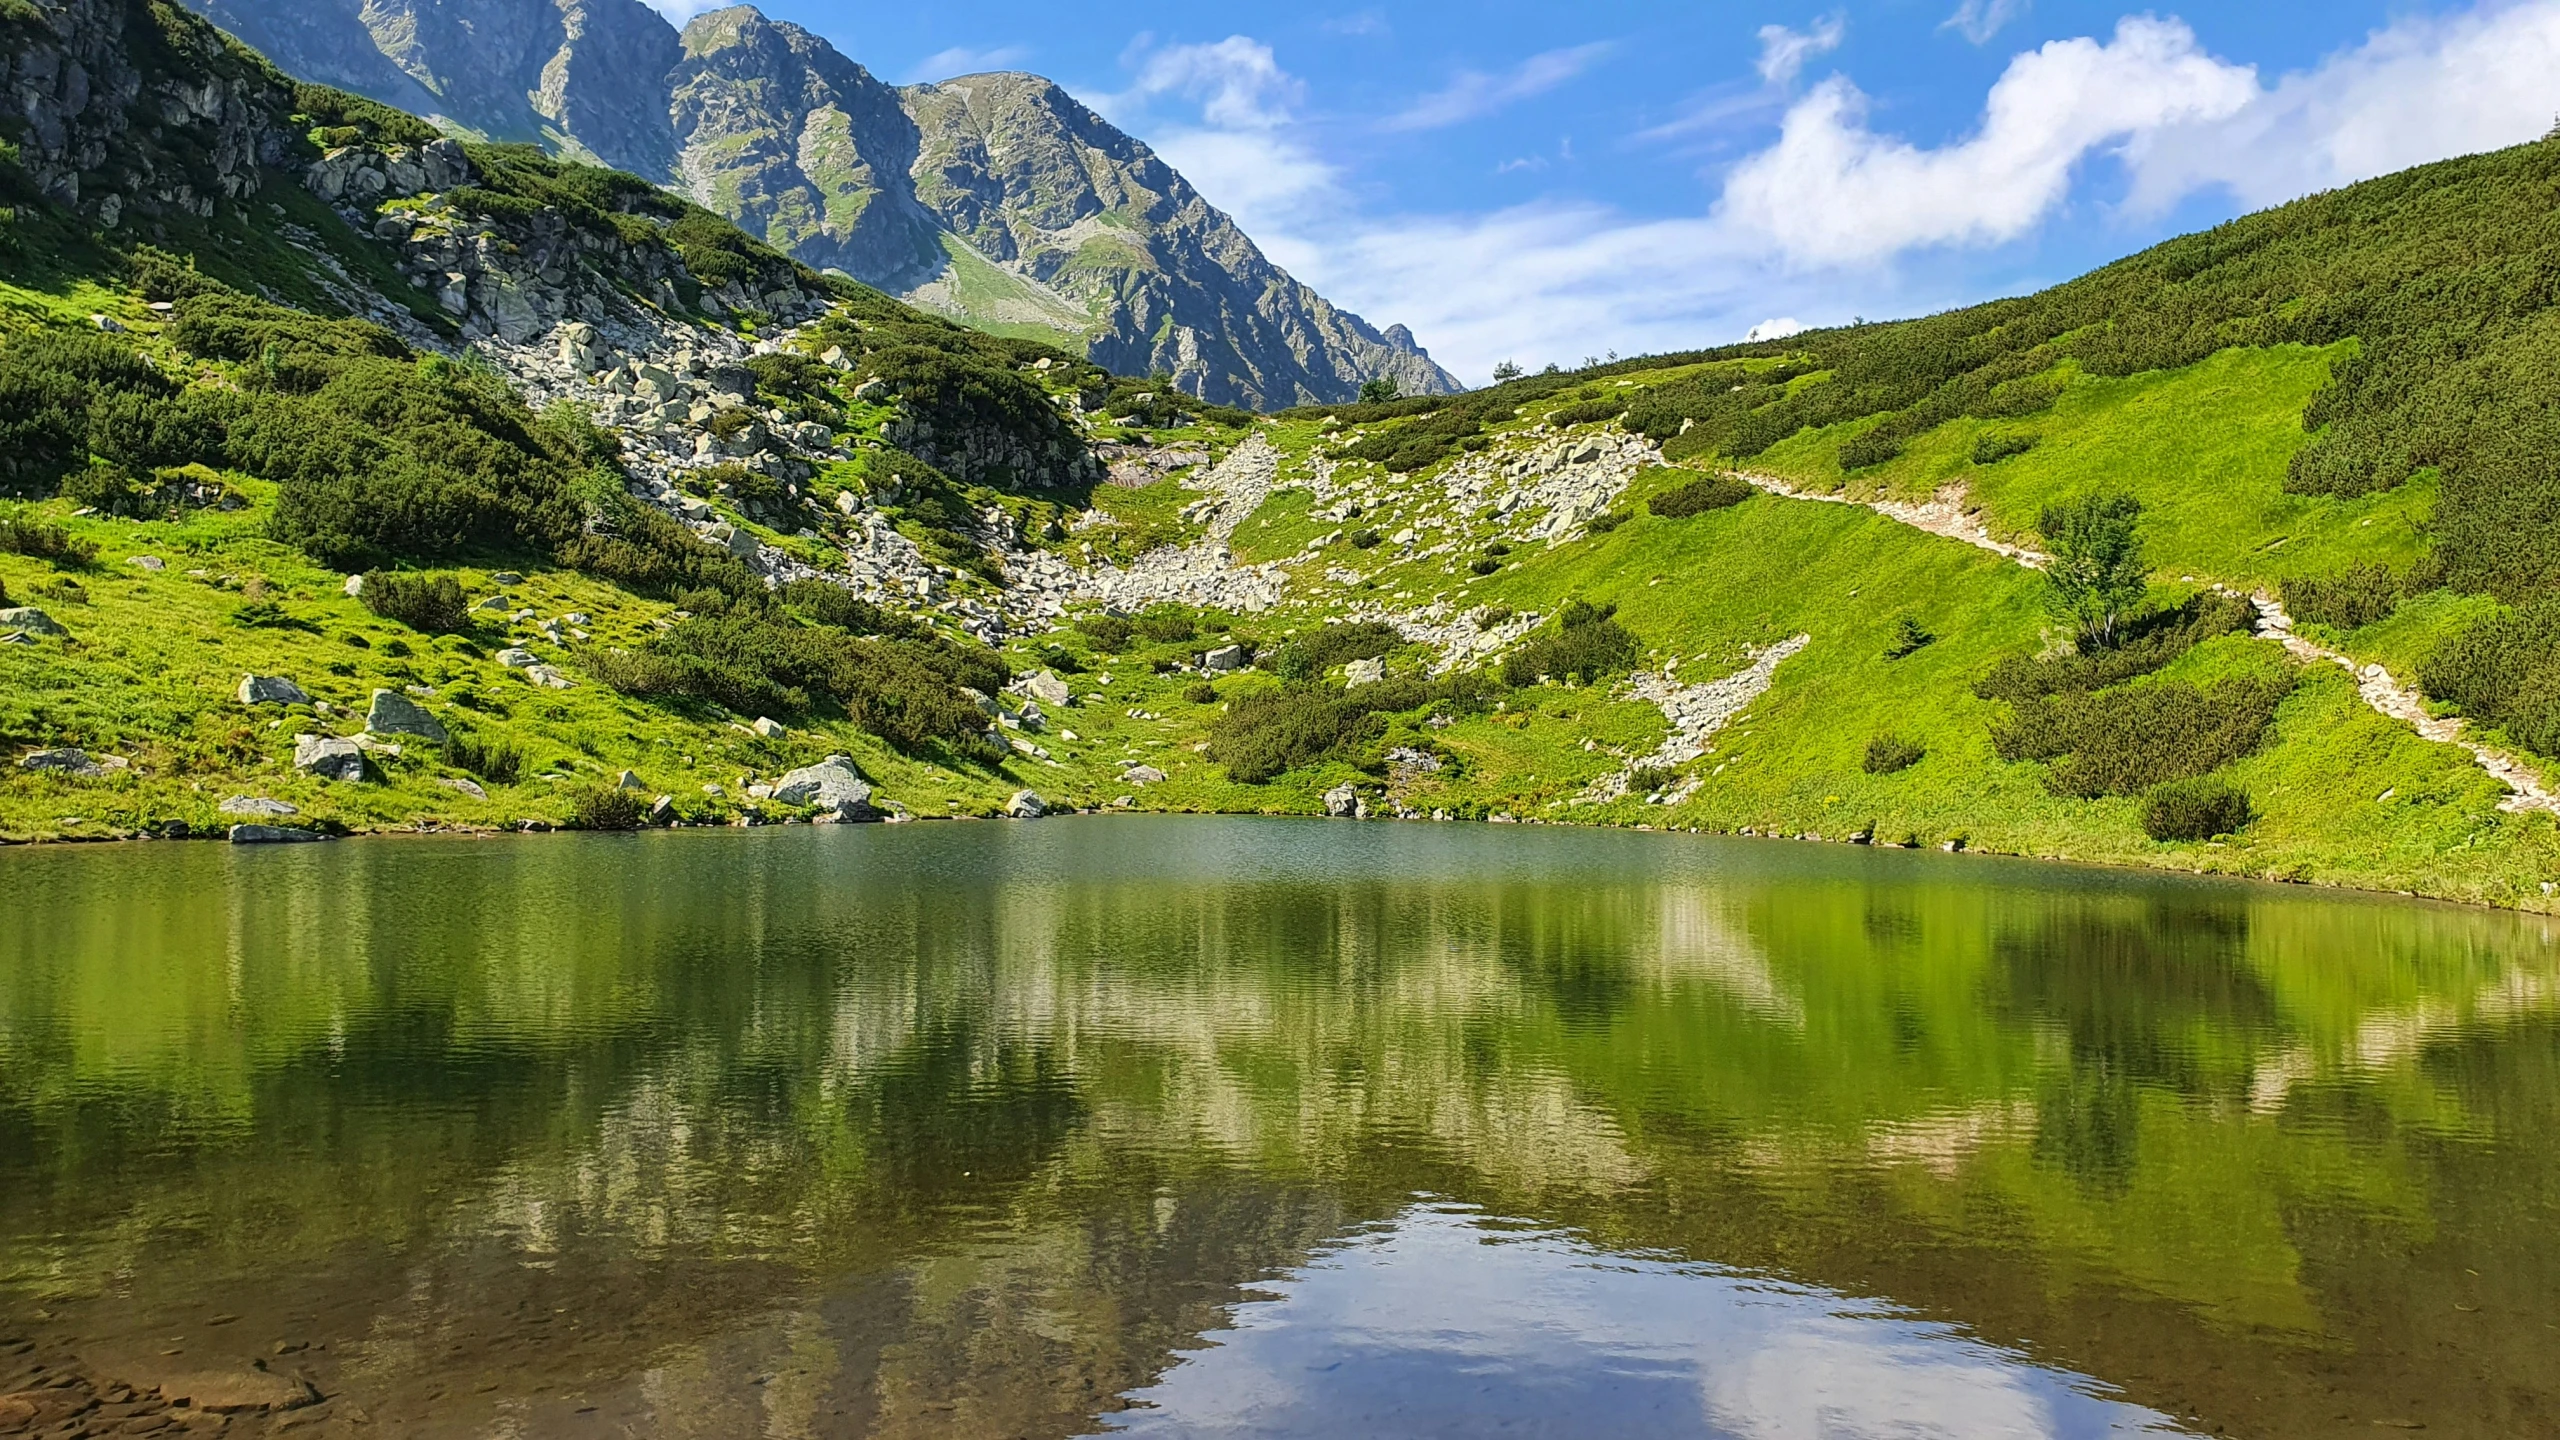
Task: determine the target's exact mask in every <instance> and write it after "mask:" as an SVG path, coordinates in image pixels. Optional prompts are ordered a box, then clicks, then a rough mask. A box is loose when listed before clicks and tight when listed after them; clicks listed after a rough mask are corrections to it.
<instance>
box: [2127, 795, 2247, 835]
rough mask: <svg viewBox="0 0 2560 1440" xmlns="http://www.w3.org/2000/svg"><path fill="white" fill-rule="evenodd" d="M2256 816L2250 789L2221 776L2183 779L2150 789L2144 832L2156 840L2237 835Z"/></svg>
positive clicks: (2146, 805) (2143, 807)
mask: <svg viewBox="0 0 2560 1440" xmlns="http://www.w3.org/2000/svg"><path fill="white" fill-rule="evenodd" d="M2256 818H2257V816H2256V814H2255V812H2254V811H2252V810H2251V808H2250V805H2249V795H2248V792H2247V791H2245V790H2242V789H2239V788H2238V787H2236V786H2232V785H2226V784H2224V783H2223V782H2221V781H2219V780H2180V781H2175V782H2172V783H2170V784H2167V785H2163V786H2161V787H2160V788H2159V789H2157V790H2154V791H2152V792H2151V795H2150V798H2149V799H2147V800H2145V801H2144V802H2143V805H2142V832H2143V833H2144V834H2146V835H2148V836H2150V837H2151V838H2152V839H2154V840H2158V841H2162V842H2164V843H2165V842H2168V841H2173V840H2211V839H2213V838H2214V837H2215V836H2217V835H2237V834H2239V833H2240V832H2241V831H2243V830H2246V829H2248V828H2249V824H2250V822H2251V821H2253V820H2255V819H2256Z"/></svg>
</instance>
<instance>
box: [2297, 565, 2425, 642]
mask: <svg viewBox="0 0 2560 1440" xmlns="http://www.w3.org/2000/svg"><path fill="white" fill-rule="evenodd" d="M2406 588H2407V587H2406V582H2404V581H2403V580H2402V579H2401V578H2400V576H2399V575H2398V574H2397V573H2395V572H2394V571H2393V570H2392V569H2391V567H2390V566H2388V565H2352V566H2349V567H2348V568H2347V569H2345V570H2343V571H2340V572H2339V573H2338V574H2335V575H2331V576H2328V577H2326V578H2324V579H2317V580H2287V581H2286V582H2284V608H2285V609H2286V610H2287V611H2288V612H2290V613H2291V614H2292V615H2293V617H2294V618H2295V619H2296V620H2307V621H2310V622H2311V623H2312V624H2315V625H2327V626H2329V627H2331V628H2333V629H2338V630H2361V629H2363V628H2364V627H2365V626H2367V625H2374V624H2379V623H2381V622H2382V621H2384V620H2388V619H2390V618H2391V612H2392V611H2394V610H2397V609H2399V608H2400V597H2401V596H2402V595H2403V594H2404V593H2405V592H2406Z"/></svg>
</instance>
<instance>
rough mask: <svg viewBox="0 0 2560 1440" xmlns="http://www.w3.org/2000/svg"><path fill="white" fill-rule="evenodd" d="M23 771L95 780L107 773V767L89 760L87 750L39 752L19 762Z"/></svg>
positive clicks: (19, 766)
mask: <svg viewBox="0 0 2560 1440" xmlns="http://www.w3.org/2000/svg"><path fill="white" fill-rule="evenodd" d="M18 768H19V769H21V770H31V771H38V772H43V773H47V774H53V775H76V776H79V777H80V778H82V779H84V780H94V779H96V778H98V777H99V776H101V775H104V774H106V773H107V767H105V766H103V765H101V764H99V763H98V762H97V761H95V760H92V759H90V758H89V752H88V751H86V750H70V749H64V750H38V751H37V752H35V753H34V754H32V755H28V756H26V757H24V758H22V759H21V760H19V761H18Z"/></svg>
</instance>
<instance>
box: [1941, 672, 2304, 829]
mask: <svg viewBox="0 0 2560 1440" xmlns="http://www.w3.org/2000/svg"><path fill="white" fill-rule="evenodd" d="M2293 678H2294V677H2293V676H2291V675H2290V674H2288V675H2285V676H2283V677H2280V678H2234V679H2228V680H2223V681H2220V682H2218V683H2216V684H2215V685H2214V686H2213V687H2212V688H2211V689H2209V690H2205V689H2198V688H2197V687H2196V686H2193V685H2188V684H2184V683H2174V682H2164V683H2155V684H2144V685H2127V686H2122V687H2119V688H2117V689H2113V690H2101V691H2097V692H2094V693H2090V694H2076V695H2074V694H2066V695H2056V696H2051V697H2048V698H2044V699H2036V700H2028V701H2026V702H2024V703H2022V704H2020V705H2018V706H2017V707H2016V710H2015V712H2014V713H2013V714H2012V716H2011V717H2010V719H2009V721H2008V722H2007V723H2006V724H2003V725H1999V726H1996V727H1994V729H1993V730H1992V732H1991V741H1992V746H1993V748H1994V749H1996V750H1997V751H1998V752H1999V754H2000V758H2001V759H2003V760H2007V761H2010V762H2012V763H2015V762H2018V761H2024V760H2047V761H2053V762H2055V763H2054V766H2053V769H2052V771H2051V772H2050V773H2049V774H2048V775H2047V776H2046V777H2045V784H2046V788H2048V789H2050V790H2052V791H2053V793H2055V794H2056V795H2063V796H2070V797H2074V798H2078V799H2083V800H2094V799H2097V798H2099V797H2100V796H2105V795H2134V794H2139V793H2141V792H2142V791H2145V790H2148V789H2150V788H2151V787H2153V786H2155V785H2164V784H2167V783H2168V782H2170V781H2173V780H2189V779H2194V778H2196V777H2198V776H2201V775H2208V774H2211V773H2212V772H2213V771H2215V770H2219V769H2221V768H2222V767H2223V766H2225V765H2228V764H2230V763H2231V762H2232V761H2234V760H2238V759H2241V758H2242V757H2244V756H2247V755H2249V754H2251V753H2253V752H2254V751H2256V750H2257V748H2258V746H2259V745H2260V743H2262V742H2263V741H2264V740H2265V738H2266V733H2267V727H2268V726H2269V725H2271V724H2272V723H2273V722H2274V720H2275V713H2276V707H2277V706H2278V705H2280V704H2282V703H2283V701H2284V698H2285V696H2286V695H2288V694H2290V693H2291V692H2292V689H2293Z"/></svg>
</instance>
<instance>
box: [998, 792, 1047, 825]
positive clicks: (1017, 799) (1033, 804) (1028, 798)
mask: <svg viewBox="0 0 2560 1440" xmlns="http://www.w3.org/2000/svg"><path fill="white" fill-rule="evenodd" d="M1004 813H1005V814H1007V815H1010V816H1012V817H1013V818H1014V819H1016V820H1037V819H1039V818H1040V817H1042V816H1044V815H1046V814H1048V813H1049V806H1048V804H1047V802H1045V801H1043V800H1042V799H1041V798H1040V797H1039V796H1038V795H1036V794H1034V793H1032V792H1031V791H1029V790H1025V791H1022V792H1021V793H1019V794H1017V795H1015V796H1014V797H1013V799H1012V800H1011V801H1009V802H1007V803H1006V805H1005V807H1004Z"/></svg>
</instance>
